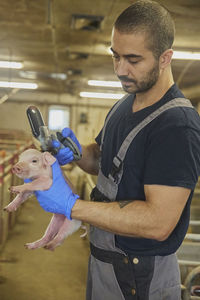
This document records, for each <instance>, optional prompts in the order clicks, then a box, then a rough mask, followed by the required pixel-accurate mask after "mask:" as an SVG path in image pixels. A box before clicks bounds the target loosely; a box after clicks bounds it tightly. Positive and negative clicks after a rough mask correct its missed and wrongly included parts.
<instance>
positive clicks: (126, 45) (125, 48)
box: [111, 29, 160, 94]
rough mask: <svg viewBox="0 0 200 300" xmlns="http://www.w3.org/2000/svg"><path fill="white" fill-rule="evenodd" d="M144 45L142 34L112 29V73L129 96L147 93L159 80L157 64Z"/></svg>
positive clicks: (143, 35)
mask: <svg viewBox="0 0 200 300" xmlns="http://www.w3.org/2000/svg"><path fill="white" fill-rule="evenodd" d="M146 43H147V42H145V34H144V33H131V34H125V33H120V32H119V31H117V30H116V29H113V33H112V43H111V51H112V52H113V64H114V71H115V73H116V75H117V77H118V78H119V80H120V81H121V83H122V87H123V89H124V90H125V91H126V92H127V93H129V94H133V93H143V92H146V91H148V90H149V89H151V88H152V87H153V86H154V84H155V83H156V82H157V80H158V78H159V73H160V72H159V62H158V61H157V60H156V59H155V57H154V56H153V53H152V52H151V51H150V50H149V49H147V47H146Z"/></svg>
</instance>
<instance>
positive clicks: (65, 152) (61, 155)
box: [52, 127, 82, 166]
mask: <svg viewBox="0 0 200 300" xmlns="http://www.w3.org/2000/svg"><path fill="white" fill-rule="evenodd" d="M62 136H63V137H65V138H66V137H70V138H71V139H72V140H73V142H74V143H76V145H77V147H78V148H79V150H80V153H81V152H82V149H81V145H80V143H79V141H78V140H77V138H76V136H75V134H74V133H73V131H72V130H71V129H70V128H67V127H66V128H64V129H63V130H62ZM60 145H61V144H60V142H58V141H55V140H54V141H53V142H52V146H53V147H54V148H59V147H60ZM55 157H56V158H57V160H58V162H59V164H60V165H61V166H63V165H66V164H68V163H70V162H72V161H73V159H74V155H73V152H72V151H71V150H70V149H69V148H68V147H65V148H61V149H60V150H59V152H58V153H57V154H56V155H55Z"/></svg>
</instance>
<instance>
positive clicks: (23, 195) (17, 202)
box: [4, 192, 33, 212]
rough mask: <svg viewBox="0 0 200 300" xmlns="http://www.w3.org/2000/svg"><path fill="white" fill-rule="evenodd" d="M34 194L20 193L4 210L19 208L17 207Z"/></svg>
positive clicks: (10, 210)
mask: <svg viewBox="0 0 200 300" xmlns="http://www.w3.org/2000/svg"><path fill="white" fill-rule="evenodd" d="M32 194H33V193H32V192H23V193H19V194H18V195H17V196H16V197H15V198H14V200H13V201H12V202H11V203H10V204H8V205H7V206H6V207H4V210H6V211H7V212H12V211H15V210H17V208H18V207H19V206H20V205H21V204H22V203H23V202H25V201H26V200H27V199H28V197H30V196H31V195H32Z"/></svg>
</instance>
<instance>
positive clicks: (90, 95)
mask: <svg viewBox="0 0 200 300" xmlns="http://www.w3.org/2000/svg"><path fill="white" fill-rule="evenodd" d="M80 96H81V97H85V98H101V99H121V98H122V97H123V96H124V94H111V93H93V92H80Z"/></svg>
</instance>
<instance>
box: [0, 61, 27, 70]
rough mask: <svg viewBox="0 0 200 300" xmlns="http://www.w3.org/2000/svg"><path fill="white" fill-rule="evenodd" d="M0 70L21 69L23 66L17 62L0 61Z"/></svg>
mask: <svg viewBox="0 0 200 300" xmlns="http://www.w3.org/2000/svg"><path fill="white" fill-rule="evenodd" d="M0 68H10V69H21V68H23V64H22V63H20V62H15V61H6V60H0Z"/></svg>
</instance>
